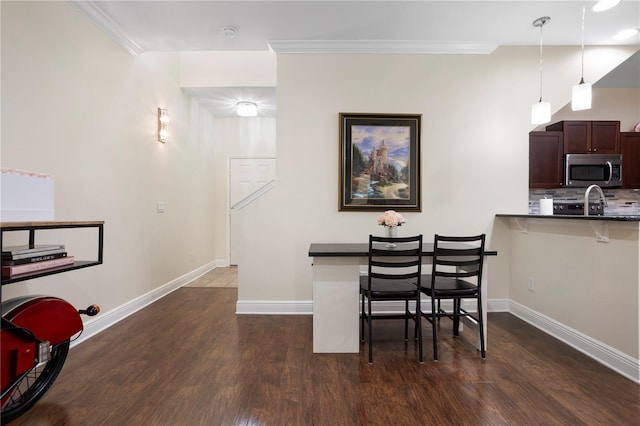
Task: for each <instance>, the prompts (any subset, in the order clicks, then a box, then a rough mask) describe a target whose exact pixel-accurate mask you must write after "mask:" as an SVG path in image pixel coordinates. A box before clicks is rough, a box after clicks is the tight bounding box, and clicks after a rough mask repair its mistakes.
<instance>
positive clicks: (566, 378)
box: [12, 288, 640, 426]
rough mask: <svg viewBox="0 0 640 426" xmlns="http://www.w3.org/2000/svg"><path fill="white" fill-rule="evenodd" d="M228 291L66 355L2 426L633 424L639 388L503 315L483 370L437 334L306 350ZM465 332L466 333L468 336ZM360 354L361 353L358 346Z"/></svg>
mask: <svg viewBox="0 0 640 426" xmlns="http://www.w3.org/2000/svg"><path fill="white" fill-rule="evenodd" d="M236 298H237V289H234V288H182V289H180V290H177V291H175V292H173V293H171V294H170V295H168V296H166V297H164V298H163V299H161V300H159V301H157V302H156V303H154V304H152V305H151V306H149V307H147V308H145V309H144V310H142V311H140V312H138V313H136V314H134V315H132V316H131V317H129V318H127V319H125V320H123V321H121V322H120V323H118V324H116V325H114V326H113V327H111V328H109V329H108V330H107V331H105V332H103V333H101V334H99V335H98V336H96V337H94V338H92V339H90V340H89V341H87V342H85V343H83V344H81V345H79V346H77V347H75V348H73V349H72V350H71V352H70V354H69V358H68V360H67V363H66V364H65V366H64V368H63V370H62V373H61V374H60V377H59V378H58V380H57V381H56V383H54V385H53V387H52V388H51V389H50V391H49V392H48V393H47V394H46V395H45V396H44V397H43V399H42V400H41V401H40V402H38V403H37V404H36V405H35V406H34V407H33V408H32V409H31V410H30V411H28V412H27V413H25V414H24V415H23V416H22V417H20V418H18V419H17V420H15V421H14V422H13V423H12V425H30V426H37V425H252V426H255V425H332V426H333V425H414V426H415V425H428V424H433V425H631V424H638V422H639V421H640V386H639V385H637V384H635V383H633V382H632V381H630V380H628V379H626V378H624V377H622V376H620V375H618V374H617V373H615V372H613V371H611V370H609V369H607V368H606V367H603V366H601V365H600V364H598V363H597V362H595V361H593V360H591V359H590V358H588V357H586V356H584V355H582V354H580V353H579V352H577V351H575V350H573V349H571V348H569V347H568V346H566V345H564V344H562V343H560V342H559V341H557V340H555V339H553V338H552V337H549V336H547V335H546V334H544V333H542V332H540V331H538V330H537V329H535V328H534V327H531V326H529V325H527V324H526V323H524V322H522V321H520V320H519V319H517V318H515V317H513V316H511V315H509V314H505V313H493V314H490V315H489V324H488V330H489V331H488V339H489V346H488V353H487V357H488V358H487V359H486V360H485V361H482V360H481V359H480V356H479V354H478V352H477V351H476V350H475V348H473V347H472V345H471V342H470V340H469V336H468V335H465V332H463V333H462V335H461V337H459V338H457V339H454V338H453V337H451V335H450V332H449V331H450V325H451V323H450V322H449V321H448V320H442V323H441V325H440V327H441V330H442V332H441V334H440V345H439V350H440V361H439V362H437V363H434V362H433V361H432V360H431V358H430V357H431V329H430V328H429V327H430V326H429V324H428V323H426V322H425V330H424V336H425V339H424V340H425V357H426V360H425V363H424V364H422V365H420V364H419V363H418V362H417V353H416V351H417V350H416V344H415V342H413V341H410V342H409V343H405V342H404V339H403V333H404V331H403V330H404V329H403V323H402V321H397V322H396V321H378V322H376V323H375V324H374V327H376V328H374V363H373V365H369V364H368V363H367V358H366V355H367V354H366V349H364V350H363V351H361V353H360V354H315V355H314V354H313V353H312V319H311V317H310V316H236V315H235V313H234V311H235V301H236ZM466 333H467V334H468V332H466ZM363 348H366V347H365V346H363Z"/></svg>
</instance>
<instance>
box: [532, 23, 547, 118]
mask: <svg viewBox="0 0 640 426" xmlns="http://www.w3.org/2000/svg"><path fill="white" fill-rule="evenodd" d="M550 20H551V18H550V17H548V16H543V17H542V18H538V19H536V20H535V21H533V26H534V27H540V100H539V101H538V102H536V103H535V104H533V105H531V124H544V123H548V122H549V121H551V103H550V102H542V27H543V26H544V25H545V24H546V23H547V22H549V21H550Z"/></svg>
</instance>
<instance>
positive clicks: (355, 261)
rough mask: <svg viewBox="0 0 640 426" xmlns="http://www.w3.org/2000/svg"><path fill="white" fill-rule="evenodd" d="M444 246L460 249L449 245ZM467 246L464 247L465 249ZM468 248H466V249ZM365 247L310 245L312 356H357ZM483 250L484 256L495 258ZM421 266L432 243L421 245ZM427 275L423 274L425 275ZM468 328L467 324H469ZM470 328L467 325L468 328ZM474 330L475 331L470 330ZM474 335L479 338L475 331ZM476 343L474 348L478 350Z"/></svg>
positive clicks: (484, 296) (484, 281) (427, 260)
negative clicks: (311, 262) (322, 354)
mask: <svg viewBox="0 0 640 426" xmlns="http://www.w3.org/2000/svg"><path fill="white" fill-rule="evenodd" d="M448 246H458V247H459V246H464V244H450V245H448ZM467 246H468V245H467ZM469 247H470V246H469ZM368 253H369V245H368V244H367V243H311V245H310V246H309V257H312V258H313V264H312V277H313V352H314V353H358V352H359V350H360V334H359V319H360V305H359V297H360V275H361V270H362V267H363V266H365V265H367V264H368ZM497 254H498V253H497V251H495V250H490V249H486V248H485V256H496V255H497ZM422 256H423V263H425V264H429V263H430V260H431V257H433V243H423V245H422ZM487 266H488V265H487V262H485V263H484V268H483V274H482V289H481V292H482V305H483V307H482V311H483V321H484V324H485V347H486V336H487V332H486V330H487V327H486V324H487V318H486V316H487V285H486V284H487V279H486V277H487V269H488V268H487ZM428 272H429V271H425V273H428ZM469 324H470V323H469ZM470 325H471V324H470ZM473 328H476V327H473ZM476 335H479V333H477V330H476ZM479 344H480V341H479V338H478V339H477V342H476V345H477V346H478V347H479Z"/></svg>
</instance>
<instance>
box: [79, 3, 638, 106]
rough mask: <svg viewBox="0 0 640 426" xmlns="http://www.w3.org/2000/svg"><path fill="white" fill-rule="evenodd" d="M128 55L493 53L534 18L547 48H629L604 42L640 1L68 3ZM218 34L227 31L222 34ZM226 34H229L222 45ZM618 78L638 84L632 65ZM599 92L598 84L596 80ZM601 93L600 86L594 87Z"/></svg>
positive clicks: (224, 91)
mask: <svg viewBox="0 0 640 426" xmlns="http://www.w3.org/2000/svg"><path fill="white" fill-rule="evenodd" d="M71 3H72V4H73V5H74V6H76V7H77V8H78V9H79V10H80V11H81V12H83V13H84V14H85V15H86V16H87V17H89V18H90V19H91V20H93V21H94V22H95V23H96V24H97V25H98V26H99V27H100V28H101V29H103V30H104V31H105V32H106V33H107V34H109V35H110V36H111V37H113V38H114V39H116V40H117V41H118V42H119V43H120V44H121V45H122V46H124V47H125V48H127V49H128V50H129V51H130V52H132V53H133V54H140V53H143V52H170V51H267V50H272V51H275V52H277V53H356V52H360V53H362V52H365V53H378V52H380V53H386V52H401V53H456V54H470V53H490V52H491V51H493V50H494V49H495V48H497V47H498V46H501V45H503V46H504V45H537V44H539V43H540V29H539V28H536V27H534V26H533V25H532V23H533V21H534V20H535V19H537V18H539V17H542V16H549V17H551V20H550V21H549V22H548V23H547V24H546V25H545V26H544V28H543V34H542V35H543V42H544V44H546V45H580V44H581V42H582V38H581V34H582V32H581V26H582V7H583V4H584V5H585V6H586V8H585V22H584V43H585V45H638V44H639V40H640V36H636V37H634V38H632V39H629V40H623V41H615V40H613V39H612V37H613V35H615V34H616V33H617V32H618V31H620V30H623V29H626V28H640V0H623V1H622V2H621V3H620V4H619V5H618V6H616V7H615V8H613V9H610V10H608V11H604V12H593V11H592V10H591V6H592V5H593V4H595V1H584V2H583V1H579V0H578V1H478V0H476V1H399V0H396V1H327V0H325V1H291V0H288V1H267V0H262V1H242V0H236V1H71ZM223 28H227V30H223ZM229 28H231V29H232V30H233V31H234V33H233V34H231V35H232V36H230V31H229ZM634 57H635V62H634V61H633V60H631V63H630V64H627V65H630V66H628V67H626V68H628V70H627V71H625V70H624V68H625V67H621V68H623V69H622V70H621V71H619V72H618V73H619V74H620V75H618V78H617V79H613V78H609V80H611V81H610V82H609V83H607V84H613V85H614V86H613V87H617V86H615V85H617V84H628V83H620V82H619V80H620V78H622V79H623V81H631V82H632V83H633V84H635V85H634V86H633V87H638V85H640V77H638V76H640V59H639V58H640V57H639V55H637V54H636V55H634ZM605 83H606V81H605ZM600 87H603V86H602V85H600ZM254 89H255V90H254V91H251V89H249V88H210V89H203V90H196V89H190V90H189V92H190V94H191V95H192V96H194V97H196V98H197V99H198V100H199V101H200V102H202V103H203V104H206V106H207V108H209V109H211V110H212V112H214V114H216V115H218V116H228V115H233V114H234V112H233V111H232V109H231V108H229V106H228V105H229V102H228V99H230V98H232V97H233V96H236V95H238V94H242V95H243V96H251V97H253V98H255V99H260V100H261V103H260V106H261V107H260V108H259V112H260V115H274V113H275V88H254Z"/></svg>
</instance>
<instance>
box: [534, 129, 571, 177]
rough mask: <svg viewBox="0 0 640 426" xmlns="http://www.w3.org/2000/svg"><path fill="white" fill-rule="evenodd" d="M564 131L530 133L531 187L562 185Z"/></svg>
mask: <svg viewBox="0 0 640 426" xmlns="http://www.w3.org/2000/svg"><path fill="white" fill-rule="evenodd" d="M562 159H563V132H553V131H551V132H530V133H529V188H560V187H561V186H562V166H563V161H562Z"/></svg>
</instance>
